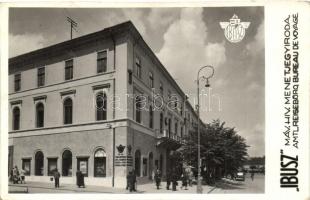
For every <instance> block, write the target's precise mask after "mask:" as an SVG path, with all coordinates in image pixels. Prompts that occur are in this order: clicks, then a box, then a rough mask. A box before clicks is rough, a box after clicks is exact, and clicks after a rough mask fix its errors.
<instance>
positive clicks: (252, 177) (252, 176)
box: [251, 171, 254, 181]
mask: <svg viewBox="0 0 310 200" xmlns="http://www.w3.org/2000/svg"><path fill="white" fill-rule="evenodd" d="M251 179H252V181H254V171H252V172H251Z"/></svg>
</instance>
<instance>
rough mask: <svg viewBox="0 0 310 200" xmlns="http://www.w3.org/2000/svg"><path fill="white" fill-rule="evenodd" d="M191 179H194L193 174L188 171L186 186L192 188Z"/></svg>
mask: <svg viewBox="0 0 310 200" xmlns="http://www.w3.org/2000/svg"><path fill="white" fill-rule="evenodd" d="M193 178H194V173H193V171H192V170H190V171H189V174H188V184H189V186H190V187H192V186H193Z"/></svg>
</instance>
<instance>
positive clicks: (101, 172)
mask: <svg viewBox="0 0 310 200" xmlns="http://www.w3.org/2000/svg"><path fill="white" fill-rule="evenodd" d="M88 159H89V157H78V156H77V169H78V170H80V171H81V172H82V173H83V174H84V175H85V176H88ZM57 162H58V158H57V157H48V158H47V175H48V176H52V175H53V174H54V172H55V170H56V168H57ZM106 166H107V165H106V153H105V151H104V150H103V149H97V150H96V151H95V153H94V177H106ZM22 168H23V170H24V171H25V175H28V176H29V175H31V159H30V158H24V159H22ZM44 169H45V167H44V154H43V152H42V151H38V152H36V154H35V160H34V175H35V176H43V175H44ZM61 174H62V176H72V153H71V151H70V150H65V151H64V152H63V154H62V158H61Z"/></svg>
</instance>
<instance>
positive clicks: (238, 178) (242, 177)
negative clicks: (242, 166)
mask: <svg viewBox="0 0 310 200" xmlns="http://www.w3.org/2000/svg"><path fill="white" fill-rule="evenodd" d="M235 180H236V181H244V180H245V174H244V172H242V171H239V172H237V174H236V176H235Z"/></svg>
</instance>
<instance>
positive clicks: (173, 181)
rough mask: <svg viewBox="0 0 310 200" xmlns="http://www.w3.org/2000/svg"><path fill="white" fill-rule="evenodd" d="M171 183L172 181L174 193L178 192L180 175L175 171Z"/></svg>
mask: <svg viewBox="0 0 310 200" xmlns="http://www.w3.org/2000/svg"><path fill="white" fill-rule="evenodd" d="M171 181H172V191H176V190H177V185H178V175H177V173H176V172H175V171H173V172H172V176H171Z"/></svg>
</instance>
